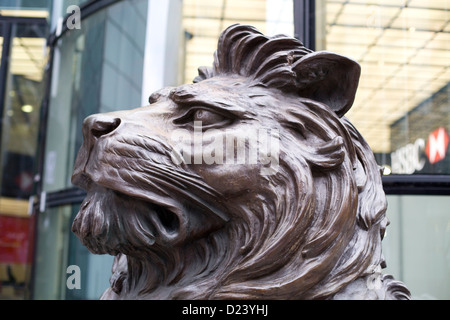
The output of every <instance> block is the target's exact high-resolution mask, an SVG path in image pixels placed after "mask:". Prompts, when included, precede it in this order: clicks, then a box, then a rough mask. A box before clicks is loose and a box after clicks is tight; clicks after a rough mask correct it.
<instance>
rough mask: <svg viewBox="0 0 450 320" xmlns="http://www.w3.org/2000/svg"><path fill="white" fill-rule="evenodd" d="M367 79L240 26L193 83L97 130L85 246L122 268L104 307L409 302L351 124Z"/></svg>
mask: <svg viewBox="0 0 450 320" xmlns="http://www.w3.org/2000/svg"><path fill="white" fill-rule="evenodd" d="M359 75H360V67H359V65H358V63H356V62H355V61H353V60H351V59H349V58H346V57H343V56H340V55H338V54H335V53H331V52H325V51H322V52H313V51H311V50H309V49H307V48H305V47H304V46H303V44H302V43H301V42H300V41H298V40H296V39H294V38H290V37H286V36H281V35H280V36H275V37H266V36H264V35H263V34H261V33H260V32H259V31H257V30H256V29H254V28H253V27H251V26H244V25H233V26H230V27H229V28H228V29H226V30H225V31H224V32H223V33H222V35H221V36H220V39H219V42H218V48H217V51H216V53H215V60H214V64H213V67H212V68H205V67H202V68H200V69H199V76H198V77H197V78H196V79H195V80H194V83H192V84H185V85H181V86H179V87H174V88H172V87H171V88H164V89H162V90H160V91H158V92H156V93H154V94H152V95H151V97H150V99H149V102H150V105H148V106H145V107H140V108H137V109H133V110H126V111H119V112H112V113H106V114H97V115H92V116H90V117H88V118H86V119H85V121H84V126H83V136H84V141H83V145H82V147H81V149H80V151H79V154H78V157H77V159H76V163H75V168H74V173H73V177H72V181H73V183H74V184H75V185H77V186H80V187H82V188H84V189H86V190H87V196H86V199H85V200H84V202H83V203H82V205H81V208H80V211H79V213H78V215H77V217H76V218H75V220H74V222H73V231H74V232H75V233H76V234H77V236H78V237H79V238H80V240H81V241H82V243H83V244H84V245H85V246H87V248H88V249H89V250H90V251H92V252H93V253H97V254H110V255H114V256H116V258H115V263H114V265H113V275H112V277H111V288H110V289H108V290H107V291H106V292H105V293H104V295H103V298H125V299H131V298H148V299H158V298H159V299H180V298H181V299H191V298H196V299H240V298H248V299H259V298H263V299H329V298H352V297H353V298H359V299H360V298H408V297H409V292H408V290H407V289H406V288H405V287H404V286H403V285H402V284H401V283H400V282H398V281H395V280H393V278H392V277H390V276H385V275H382V274H381V273H380V272H379V270H380V268H381V267H384V259H383V256H382V252H381V240H382V238H383V235H384V231H385V228H386V226H387V224H388V221H387V219H386V217H385V211H386V198H385V195H384V192H383V188H382V183H381V173H380V168H379V166H378V165H377V164H376V161H375V159H374V156H373V153H372V152H371V150H370V148H369V146H368V145H367V143H366V142H365V141H364V139H363V138H362V137H361V135H360V134H359V133H358V131H357V130H356V129H355V128H354V127H353V126H352V124H351V123H350V122H349V121H348V120H347V119H346V118H345V117H344V114H345V113H346V112H347V111H348V110H349V108H350V107H351V105H352V103H353V100H354V96H355V92H356V88H357V85H358V80H359ZM242 137H244V138H242Z"/></svg>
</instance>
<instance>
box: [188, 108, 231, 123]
mask: <svg viewBox="0 0 450 320" xmlns="http://www.w3.org/2000/svg"><path fill="white" fill-rule="evenodd" d="M224 119H226V118H225V117H224V116H222V115H220V114H218V113H215V112H211V111H207V110H204V109H198V110H197V111H195V112H194V116H193V120H194V121H201V122H202V125H204V126H208V125H213V124H216V123H220V122H221V121H223V120H224Z"/></svg>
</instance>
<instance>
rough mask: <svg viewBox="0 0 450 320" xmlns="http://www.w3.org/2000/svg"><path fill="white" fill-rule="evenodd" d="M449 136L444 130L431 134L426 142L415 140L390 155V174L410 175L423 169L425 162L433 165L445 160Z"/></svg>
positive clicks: (439, 129)
mask: <svg viewBox="0 0 450 320" xmlns="http://www.w3.org/2000/svg"><path fill="white" fill-rule="evenodd" d="M449 141H450V139H449V136H448V133H447V131H446V130H445V128H442V127H441V128H438V129H436V130H434V131H433V132H431V133H430V134H429V136H428V140H427V141H426V142H425V140H424V139H421V138H419V139H417V140H416V141H415V142H414V143H409V144H407V145H406V146H403V147H401V148H399V149H397V150H396V151H394V152H392V153H391V165H392V173H397V174H412V173H414V172H416V171H420V170H422V169H423V168H424V166H425V164H426V163H427V160H428V162H429V163H430V164H435V163H437V162H439V161H442V160H444V159H445V157H446V154H447V148H448V144H449Z"/></svg>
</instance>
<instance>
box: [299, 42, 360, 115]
mask: <svg viewBox="0 0 450 320" xmlns="http://www.w3.org/2000/svg"><path fill="white" fill-rule="evenodd" d="M292 70H293V71H295V73H296V74H297V83H298V89H299V94H300V96H302V97H305V98H309V99H312V100H315V101H318V102H322V103H325V104H326V105H328V106H329V107H330V108H331V109H333V110H334V112H336V114H337V115H338V116H339V117H342V116H343V115H344V114H345V113H346V112H347V111H348V110H349V109H350V108H351V106H352V104H353V101H354V100H355V94H356V89H357V88H358V82H359V76H360V74H361V67H360V65H359V64H358V63H357V62H356V61H354V60H352V59H350V58H347V57H344V56H341V55H338V54H336V53H333V52H328V51H318V52H313V53H310V54H307V55H305V56H304V57H302V58H301V59H299V60H298V61H296V62H295V63H294V64H293V66H292Z"/></svg>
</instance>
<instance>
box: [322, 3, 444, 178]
mask: <svg viewBox="0 0 450 320" xmlns="http://www.w3.org/2000/svg"><path fill="white" fill-rule="evenodd" d="M319 3H320V4H321V5H316V9H317V17H318V19H317V21H318V23H317V24H318V28H317V30H323V31H322V33H318V34H317V39H316V42H317V44H316V47H317V48H318V49H322V50H323V49H326V50H330V51H335V52H338V53H340V54H343V55H346V56H348V57H351V58H353V59H355V60H357V61H358V62H359V63H360V64H361V67H362V74H361V79H360V84H359V89H358V92H357V95H356V99H355V103H354V105H353V107H352V109H351V110H350V112H349V113H348V114H347V116H348V117H349V118H350V120H351V121H352V122H353V123H354V124H355V125H356V127H357V128H358V129H359V130H360V131H361V133H362V135H363V136H364V137H365V138H366V140H367V141H368V143H369V144H370V146H371V147H372V149H373V150H374V152H375V153H376V155H377V157H378V160H379V162H380V164H382V165H385V166H387V167H389V168H390V169H391V171H392V173H394V174H395V173H397V174H412V173H422V174H423V173H425V174H428V173H439V174H444V173H445V174H450V155H449V154H448V138H447V137H446V136H448V133H449V132H450V121H449V120H450V119H449V118H448V117H449V114H450V112H449V111H450V108H449V92H450V91H449V87H448V83H449V81H450V68H449V67H450V50H449V49H450V32H449V31H450V24H449V19H450V18H449V17H450V15H449V12H448V9H449V8H450V1H447V0H444V1H441V0H437V1H418V0H411V1H404V0H398V1H384V0H377V1H362V0H351V1H338V0H328V1H320V2H319ZM439 128H443V129H444V130H445V132H446V133H445V135H444V136H439V137H434V138H433V137H432V134H433V132H435V130H437V129H439ZM418 139H419V141H418ZM436 156H437V157H436ZM437 159H439V161H436V160H437Z"/></svg>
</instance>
